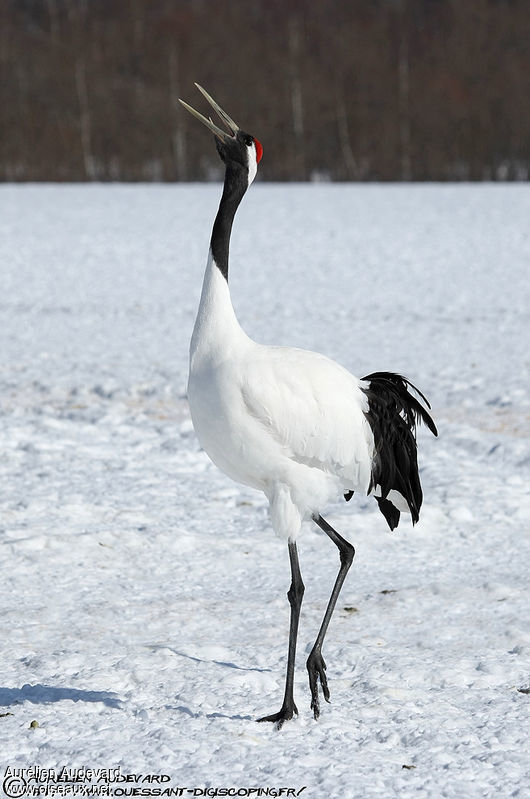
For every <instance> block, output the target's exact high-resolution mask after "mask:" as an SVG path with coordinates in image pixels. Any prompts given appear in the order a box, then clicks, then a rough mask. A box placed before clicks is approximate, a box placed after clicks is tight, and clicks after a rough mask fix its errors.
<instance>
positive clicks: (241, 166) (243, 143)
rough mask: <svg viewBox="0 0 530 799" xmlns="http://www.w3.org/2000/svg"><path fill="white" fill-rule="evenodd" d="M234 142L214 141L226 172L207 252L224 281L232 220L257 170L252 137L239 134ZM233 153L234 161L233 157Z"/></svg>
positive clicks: (256, 158)
mask: <svg viewBox="0 0 530 799" xmlns="http://www.w3.org/2000/svg"><path fill="white" fill-rule="evenodd" d="M234 139H235V140H234V141H233V142H230V144H229V145H228V146H227V145H226V144H225V143H221V142H219V140H218V139H216V144H217V149H218V151H219V155H220V156H221V158H222V159H223V161H224V162H225V164H226V171H225V180H224V186H223V195H222V197H221V202H220V204H219V210H218V211H217V216H216V217H215V221H214V225H213V229H212V237H211V240H210V252H211V257H212V259H213V262H214V263H215V265H216V266H217V268H218V269H219V271H220V272H221V274H222V275H223V277H224V278H225V280H228V258H229V249H230V235H231V232H232V224H233V221H234V217H235V215H236V211H237V209H238V207H239V203H240V202H241V200H242V199H243V196H244V194H245V192H246V190H247V189H248V187H249V186H250V184H251V183H252V181H253V180H254V178H255V177H256V173H257V169H258V151H257V146H256V142H255V140H254V139H253V137H252V136H249V135H248V134H246V133H243V131H238V133H237V134H236V136H235V137H234ZM233 153H234V154H235V155H236V156H237V157H236V158H233V157H232V154H233Z"/></svg>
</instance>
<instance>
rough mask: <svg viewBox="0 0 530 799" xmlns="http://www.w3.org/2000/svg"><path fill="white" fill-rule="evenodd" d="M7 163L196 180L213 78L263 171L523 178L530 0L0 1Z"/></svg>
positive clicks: (337, 176) (23, 175)
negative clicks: (249, 136)
mask: <svg viewBox="0 0 530 799" xmlns="http://www.w3.org/2000/svg"><path fill="white" fill-rule="evenodd" d="M0 70H1V75H0V78H1V82H0V104H1V107H0V125H1V135H0V179H2V180H203V179H209V178H212V177H216V176H217V175H218V170H219V166H218V161H217V158H216V155H215V152H214V151H213V150H211V151H210V152H209V151H208V149H207V148H205V147H204V131H203V130H199V129H198V128H197V126H196V125H194V121H193V120H192V119H191V118H190V117H189V115H187V114H185V113H184V112H183V111H182V110H181V109H180V108H179V106H178V103H177V98H178V97H179V96H180V97H184V98H185V99H188V100H189V101H191V102H192V104H199V105H200V98H199V97H198V95H197V93H196V92H195V90H194V87H193V82H194V81H198V82H199V83H201V84H203V85H204V86H205V87H206V88H207V89H208V90H209V91H210V92H211V93H212V94H213V95H214V96H215V97H216V99H218V100H219V102H220V103H221V104H222V105H224V106H225V107H226V108H227V110H228V111H229V113H230V114H231V115H232V116H233V117H234V118H235V119H236V120H237V121H239V122H240V123H241V124H242V125H243V126H244V127H245V129H247V130H249V131H250V132H252V133H254V134H255V135H256V136H258V137H259V138H260V139H262V140H263V144H264V147H265V155H266V158H265V160H264V164H263V166H264V169H263V170H262V173H261V174H262V177H265V178H266V179H269V180H307V179H331V180H490V179H493V180H495V179H503V180H506V179H508V180H514V179H520V180H526V179H528V177H529V172H530V13H529V6H528V0H465V2H464V1H463V0H350V1H349V2H348V0H0Z"/></svg>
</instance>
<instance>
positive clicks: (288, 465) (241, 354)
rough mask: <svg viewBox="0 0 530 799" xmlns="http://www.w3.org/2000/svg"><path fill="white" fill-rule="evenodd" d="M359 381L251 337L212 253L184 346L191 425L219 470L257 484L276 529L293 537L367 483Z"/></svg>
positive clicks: (329, 364) (368, 437)
mask: <svg viewBox="0 0 530 799" xmlns="http://www.w3.org/2000/svg"><path fill="white" fill-rule="evenodd" d="M361 385H362V384H361V381H359V380H358V379H357V378H355V377H354V376H353V375H351V374H350V373H349V372H348V371H347V370H346V369H344V368H343V367H342V366H340V365H339V364H337V363H335V362H334V361H332V360H330V359H329V358H326V357H325V356H323V355H320V354H318V353H315V352H309V351H307V350H301V349H296V348H293V347H271V346H265V345H262V344H258V343H256V342H254V341H252V339H250V338H249V337H248V336H247V335H246V333H245V332H244V331H243V329H242V328H241V326H240V325H239V323H238V321H237V318H236V315H235V313H234V309H233V306H232V302H231V299H230V291H229V287H228V283H227V281H226V280H225V279H224V277H223V276H222V274H221V273H220V271H219V269H218V268H217V266H216V264H215V262H214V260H213V258H212V256H211V253H210V257H209V259H208V264H207V267H206V273H205V276H204V283H203V289H202V296H201V301H200V305H199V311H198V314H197V320H196V323H195V328H194V331H193V336H192V341H191V348H190V374H189V384H188V397H189V404H190V409H191V415H192V420H193V425H194V428H195V431H196V433H197V436H198V438H199V441H200V443H201V446H202V447H203V448H204V450H205V451H206V452H207V453H208V455H209V456H210V458H211V459H212V461H213V462H214V463H215V464H216V465H217V466H218V467H219V468H220V469H221V470H222V471H223V472H225V474H227V475H228V476H229V477H231V478H232V479H234V480H236V481H238V482H240V483H244V484H246V485H249V486H252V487H253V488H256V489H259V490H261V491H263V492H264V493H265V495H266V496H267V498H268V500H269V503H270V513H271V521H272V526H273V528H274V530H275V532H276V533H277V534H278V535H279V536H281V537H285V538H288V539H290V540H294V539H296V536H297V535H298V533H299V531H300V527H301V524H302V521H303V520H304V519H308V518H310V517H311V516H312V515H314V514H318V513H319V511H320V510H321V509H323V508H324V506H325V505H326V504H327V503H328V502H329V501H330V500H336V499H337V498H338V497H340V496H341V495H342V494H344V492H346V491H359V492H362V493H363V494H365V495H366V493H367V492H368V488H369V484H370V476H371V465H372V455H373V447H374V442H373V435H372V430H371V428H370V425H369V423H368V421H367V419H366V416H365V412H366V411H367V410H368V402H367V399H366V395H365V394H364V392H363V391H362V390H361Z"/></svg>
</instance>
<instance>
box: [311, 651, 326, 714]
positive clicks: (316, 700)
mask: <svg viewBox="0 0 530 799" xmlns="http://www.w3.org/2000/svg"><path fill="white" fill-rule="evenodd" d="M307 671H308V674H309V688H310V689H311V710H312V711H313V715H314V717H315V719H318V717H319V716H320V697H319V691H318V683H319V680H320V685H321V688H322V694H323V696H324V699H325V700H326V702H329V688H328V678H327V677H326V663H325V661H324V658H323V657H322V654H321V652H318V651H316V652H311V654H310V655H309V657H308V659H307Z"/></svg>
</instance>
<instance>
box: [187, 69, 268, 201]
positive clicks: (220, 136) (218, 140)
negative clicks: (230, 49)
mask: <svg viewBox="0 0 530 799" xmlns="http://www.w3.org/2000/svg"><path fill="white" fill-rule="evenodd" d="M195 85H196V87H197V88H198V89H199V91H200V92H201V93H202V94H203V95H204V97H205V98H206V100H207V101H208V102H209V103H210V105H211V106H212V108H213V109H214V111H215V112H216V113H217V114H218V116H219V117H220V119H221V120H222V121H223V123H224V124H225V125H226V127H227V128H228V131H229V132H228V133H227V132H226V131H224V130H222V129H221V128H219V127H218V126H217V125H216V124H215V123H214V122H212V120H211V119H207V118H206V117H205V116H203V115H202V114H200V113H199V112H198V111H196V110H195V109H194V108H192V107H191V105H188V103H185V102H184V100H180V101H179V102H180V103H181V104H182V105H183V106H184V108H186V109H187V110H188V111H189V112H190V114H193V116H194V117H196V118H197V119H198V120H199V121H200V122H202V123H203V125H206V127H207V128H208V130H211V132H212V133H213V134H214V136H215V144H216V146H217V152H218V153H219V155H220V157H221V159H222V160H223V161H224V163H225V164H226V166H227V168H229V167H231V168H233V169H236V170H237V171H240V170H245V172H246V175H247V181H248V183H247V185H248V186H250V184H251V183H252V181H253V180H254V178H255V177H256V172H257V170H258V164H259V162H260V161H261V156H262V155H263V147H262V146H261V143H260V142H259V141H258V140H257V139H256V138H255V137H254V136H251V135H250V133H245V132H244V131H243V130H241V128H240V127H239V125H236V123H235V122H234V120H233V119H231V118H230V117H229V116H228V114H227V113H226V111H223V109H222V108H221V106H219V105H218V104H217V103H216V102H215V100H214V99H213V97H210V95H209V94H208V92H207V91H205V90H204V89H203V88H202V86H199V84H198V83H196V84H195Z"/></svg>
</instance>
